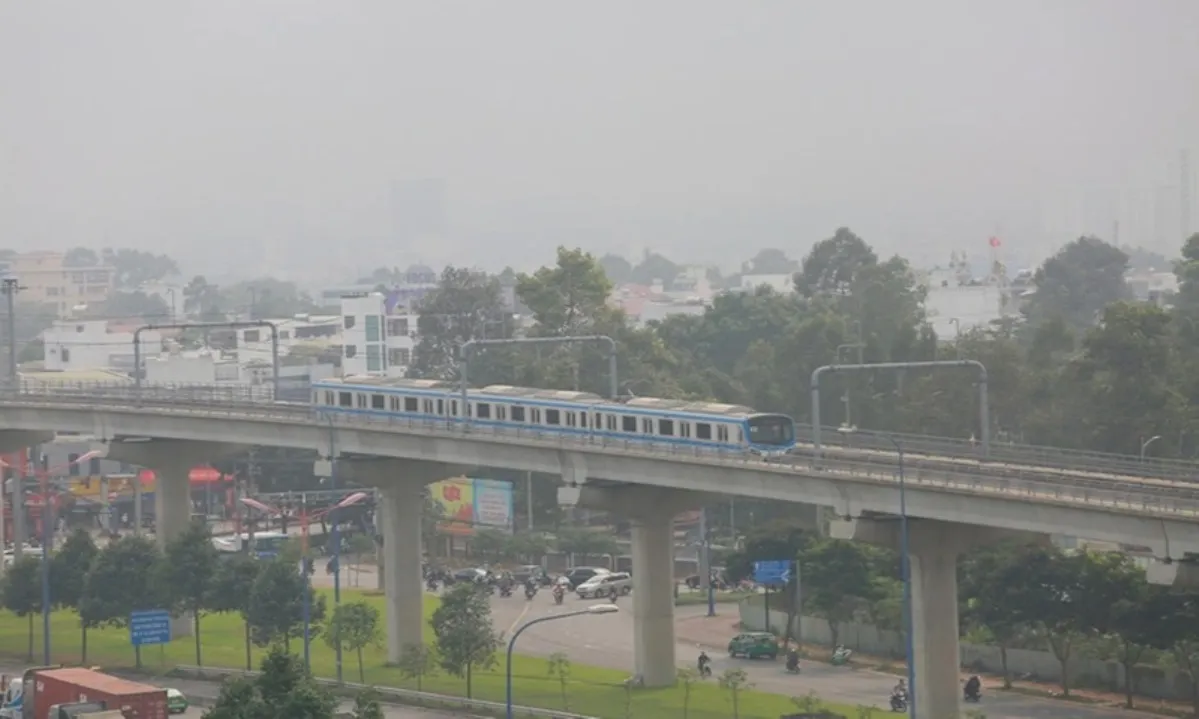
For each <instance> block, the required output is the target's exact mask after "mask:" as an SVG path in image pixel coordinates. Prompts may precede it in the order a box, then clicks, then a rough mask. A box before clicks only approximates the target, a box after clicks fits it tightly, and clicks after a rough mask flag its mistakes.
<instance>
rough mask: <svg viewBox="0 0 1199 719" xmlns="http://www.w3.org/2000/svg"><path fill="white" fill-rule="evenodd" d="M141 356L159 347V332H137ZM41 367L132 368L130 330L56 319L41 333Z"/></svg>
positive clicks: (64, 369) (55, 369)
mask: <svg viewBox="0 0 1199 719" xmlns="http://www.w3.org/2000/svg"><path fill="white" fill-rule="evenodd" d="M140 339H141V351H142V356H143V357H145V356H151V355H154V354H157V353H158V352H159V351H161V349H162V335H161V334H159V333H158V332H156V331H153V330H146V331H145V332H142V333H141V336H140ZM42 342H43V343H44V344H45V357H46V359H45V367H46V369H47V370H50V371H52V372H68V371H72V370H94V369H108V368H111V367H114V366H116V367H122V366H128V367H129V368H132V367H133V333H132V332H109V331H108V322H107V321H106V320H83V321H71V320H58V321H56V322H55V323H54V324H53V325H52V326H51V327H49V328H48V329H46V330H44V331H43V332H42Z"/></svg>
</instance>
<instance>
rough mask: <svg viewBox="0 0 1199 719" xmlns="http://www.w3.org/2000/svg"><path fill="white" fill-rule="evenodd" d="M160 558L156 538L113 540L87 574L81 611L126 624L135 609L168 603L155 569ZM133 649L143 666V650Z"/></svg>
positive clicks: (110, 623) (118, 624) (117, 624)
mask: <svg viewBox="0 0 1199 719" xmlns="http://www.w3.org/2000/svg"><path fill="white" fill-rule="evenodd" d="M160 557H161V554H160V553H159V551H158V546H157V545H156V544H155V543H154V540H152V539H149V538H146V537H142V536H138V535H128V536H125V537H121V538H120V539H118V540H116V541H113V542H110V543H109V544H108V545H107V546H106V547H104V549H102V550H100V553H99V554H98V555H97V556H96V559H95V561H93V562H92V564H91V567H90V569H88V572H87V575H86V576H85V577H84V580H83V595H82V599H81V601H80V606H79V612H80V614H82V615H84V616H87V617H89V618H91V619H92V620H93V621H95V622H97V623H102V624H106V625H108V626H111V627H127V626H129V616H130V615H131V614H132V613H133V612H136V611H144V610H150V609H161V608H163V607H164V606H166V604H167V602H166V598H165V597H164V593H163V591H162V589H163V588H162V585H161V584H160V583H159V582H158V581H157V578H156V576H155V571H154V569H155V566H156V565H157V564H158V562H159V560H160ZM134 651H135V654H136V655H137V660H138V664H139V665H140V663H141V650H140V648H138V647H135V648H134Z"/></svg>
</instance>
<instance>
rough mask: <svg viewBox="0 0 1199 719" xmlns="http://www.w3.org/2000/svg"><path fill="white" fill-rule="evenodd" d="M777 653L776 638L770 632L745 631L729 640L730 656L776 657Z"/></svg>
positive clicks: (750, 657)
mask: <svg viewBox="0 0 1199 719" xmlns="http://www.w3.org/2000/svg"><path fill="white" fill-rule="evenodd" d="M778 655H779V643H778V639H776V638H775V636H774V635H773V634H771V633H770V632H745V633H743V634H738V635H737V636H735V637H733V638H732V640H731V641H730V642H729V656H730V657H738V656H741V657H745V658H746V659H760V658H762V657H765V658H767V659H777V658H778Z"/></svg>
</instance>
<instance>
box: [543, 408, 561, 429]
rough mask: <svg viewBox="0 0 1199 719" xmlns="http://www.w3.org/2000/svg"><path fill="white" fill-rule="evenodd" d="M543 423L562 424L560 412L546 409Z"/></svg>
mask: <svg viewBox="0 0 1199 719" xmlns="http://www.w3.org/2000/svg"><path fill="white" fill-rule="evenodd" d="M545 423H546V424H553V425H558V424H562V413H561V412H559V411H558V410H556V409H547V410H546V411H545Z"/></svg>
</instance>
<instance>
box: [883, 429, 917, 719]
mask: <svg viewBox="0 0 1199 719" xmlns="http://www.w3.org/2000/svg"><path fill="white" fill-rule="evenodd" d="M887 439H889V440H891V444H893V445H895V451H896V453H898V455H899V560H900V567H901V571H902V572H903V615H904V623H905V624H906V625H907V627H906V629H907V631H906V634H907V641H906V642H905V645H906V646H905V647H904V648H905V650H906V651H907V660H908V711H909V713H910V716H911V717H912V719H915V717H916V651H915V647H914V637H913V636H912V635H913V633H914V630H915V622H913V621H912V556H911V553H910V551H909V545H908V502H907V496H908V493H907V486H906V484H905V482H904V476H903V445H901V444H900V443H899V440H897V439H895V438H894V437H890V436H888V437H887Z"/></svg>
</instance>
